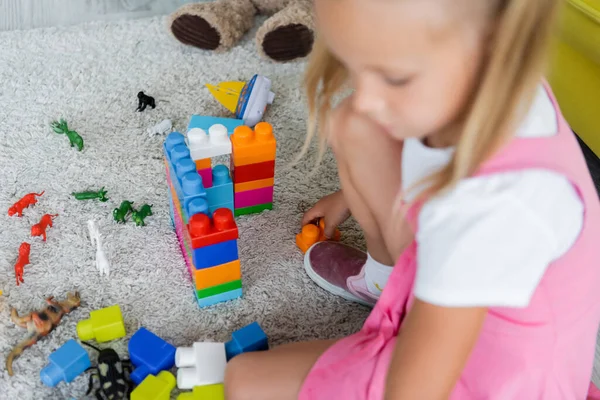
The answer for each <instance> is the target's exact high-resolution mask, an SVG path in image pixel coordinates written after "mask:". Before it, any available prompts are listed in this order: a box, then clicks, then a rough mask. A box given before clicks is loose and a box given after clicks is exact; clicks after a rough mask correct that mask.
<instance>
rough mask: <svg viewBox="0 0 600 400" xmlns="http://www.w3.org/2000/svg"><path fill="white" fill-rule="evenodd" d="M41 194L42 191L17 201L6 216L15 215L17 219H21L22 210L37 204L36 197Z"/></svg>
mask: <svg viewBox="0 0 600 400" xmlns="http://www.w3.org/2000/svg"><path fill="white" fill-rule="evenodd" d="M43 194H44V191H42V193H29V194H26V195H25V196H23V197H21V199H20V200H19V201H17V202H16V203H15V204H13V205H12V206H11V207H10V208H9V209H8V216H9V217H12V216H13V215H15V214H17V217H22V216H23V210H24V209H26V208H27V207H29V206H32V205H34V204H35V203H37V197H39V196H41V195H43Z"/></svg>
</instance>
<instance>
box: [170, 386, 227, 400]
mask: <svg viewBox="0 0 600 400" xmlns="http://www.w3.org/2000/svg"><path fill="white" fill-rule="evenodd" d="M177 400H225V390H224V389H223V384H222V383H217V384H214V385H206V386H195V387H194V389H193V391H191V392H187V393H181V394H180V395H179V396H177Z"/></svg>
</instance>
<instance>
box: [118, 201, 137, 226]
mask: <svg viewBox="0 0 600 400" xmlns="http://www.w3.org/2000/svg"><path fill="white" fill-rule="evenodd" d="M132 204H133V201H129V200H124V201H123V202H122V203H121V205H120V206H119V208H115V209H114V210H113V218H114V219H115V221H117V222H125V217H126V216H127V214H129V212H130V211H131V212H133V211H134V210H133V207H132Z"/></svg>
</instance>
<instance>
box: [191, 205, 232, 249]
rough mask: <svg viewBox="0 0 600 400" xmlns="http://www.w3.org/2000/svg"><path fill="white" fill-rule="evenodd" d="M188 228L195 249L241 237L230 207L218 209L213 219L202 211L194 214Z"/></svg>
mask: <svg viewBox="0 0 600 400" xmlns="http://www.w3.org/2000/svg"><path fill="white" fill-rule="evenodd" d="M187 230H188V232H189V235H190V239H191V242H192V248H194V249H197V248H200V247H206V246H210V245H213V244H217V243H221V242H225V241H228V240H236V239H238V238H239V233H238V228H237V225H236V223H235V220H234V218H233V212H231V210H230V209H229V208H218V209H216V210H215V212H214V213H213V217H212V219H211V218H210V217H209V216H208V215H206V214H202V213H198V214H194V215H192V217H191V218H190V220H189V222H188V225H187Z"/></svg>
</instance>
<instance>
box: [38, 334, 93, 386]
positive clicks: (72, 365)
mask: <svg viewBox="0 0 600 400" xmlns="http://www.w3.org/2000/svg"><path fill="white" fill-rule="evenodd" d="M48 359H49V360H50V364H49V365H47V366H45V367H44V368H42V370H41V372H40V378H41V379H42V383H43V384H44V385H46V386H50V387H54V386H56V385H58V383H59V382H61V381H65V382H66V383H69V382H72V381H73V379H75V378H76V377H77V376H79V375H80V374H82V373H83V372H84V371H85V370H86V369H88V368H89V367H90V366H91V362H90V357H89V355H88V353H87V351H85V349H84V348H83V347H81V345H80V344H79V343H77V342H76V341H75V340H73V339H71V340H68V341H67V342H66V343H65V344H63V345H62V346H60V347H59V348H58V349H57V350H56V351H54V352H53V353H52V354H50V357H48Z"/></svg>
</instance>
